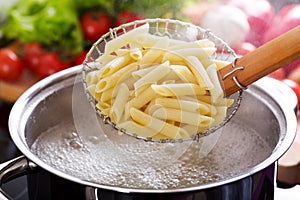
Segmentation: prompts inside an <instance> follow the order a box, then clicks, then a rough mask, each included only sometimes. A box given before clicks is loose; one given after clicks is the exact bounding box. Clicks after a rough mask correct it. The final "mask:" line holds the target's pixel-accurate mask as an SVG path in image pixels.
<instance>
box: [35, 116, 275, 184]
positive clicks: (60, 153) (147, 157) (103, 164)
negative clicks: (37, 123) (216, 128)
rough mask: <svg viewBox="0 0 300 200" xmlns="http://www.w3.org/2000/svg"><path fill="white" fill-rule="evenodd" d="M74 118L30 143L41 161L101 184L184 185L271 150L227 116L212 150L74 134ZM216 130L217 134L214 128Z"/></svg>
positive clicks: (230, 171)
mask: <svg viewBox="0 0 300 200" xmlns="http://www.w3.org/2000/svg"><path fill="white" fill-rule="evenodd" d="M75 130H76V129H75V127H74V125H73V123H71V122H69V123H65V122H64V124H63V125H57V126H55V127H53V128H51V129H49V130H48V131H46V132H44V133H42V134H41V135H40V136H39V138H38V139H37V140H36V141H35V142H34V144H33V145H32V147H31V150H32V152H33V153H35V154H36V155H37V156H38V157H39V158H40V159H41V160H43V161H44V162H45V163H47V164H48V165H51V166H53V167H54V168H56V169H58V170H60V171H63V172H65V173H67V174H69V175H72V176H75V177H78V178H80V179H83V180H87V181H90V182H95V183H99V184H105V185H115V186H122V187H129V188H143V189H145V188H147V189H166V188H179V187H189V186H194V185H199V184H204V183H209V182H214V181H217V180H220V179H224V178H228V177H230V176H233V175H237V174H239V173H241V172H243V171H245V170H247V169H249V168H252V167H253V166H255V165H257V164H258V163H260V162H261V161H263V160H265V159H266V158H267V157H268V156H269V155H270V154H271V152H272V147H270V146H269V145H268V144H267V142H266V141H264V140H263V139H262V138H261V137H260V136H259V135H258V134H257V133H256V132H255V131H254V130H253V129H252V128H250V127H247V126H245V125H244V124H239V123H237V122H234V121H232V122H231V123H229V124H228V125H227V126H225V127H224V128H222V134H220V138H219V140H218V142H217V144H216V145H215V146H214V148H213V149H212V151H210V153H209V154H207V155H206V156H201V152H200V148H201V145H202V142H201V141H200V142H190V143H189V142H187V143H182V144H158V143H149V142H148V143H147V142H144V141H139V140H137V139H134V138H130V137H127V136H125V135H124V136H118V135H116V134H115V136H114V138H113V139H112V138H108V137H107V136H106V135H104V134H100V133H99V134H98V135H89V134H87V135H85V134H77V133H76V131H75ZM215 134H218V133H215Z"/></svg>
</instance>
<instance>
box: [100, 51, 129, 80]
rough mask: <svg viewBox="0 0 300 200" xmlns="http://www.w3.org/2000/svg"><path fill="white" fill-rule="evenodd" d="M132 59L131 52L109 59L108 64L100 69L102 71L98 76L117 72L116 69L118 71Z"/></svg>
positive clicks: (101, 76) (102, 76)
mask: <svg viewBox="0 0 300 200" xmlns="http://www.w3.org/2000/svg"><path fill="white" fill-rule="evenodd" d="M130 60H131V57H130V55H129V53H127V54H125V55H123V56H118V57H116V58H115V59H113V60H111V61H109V62H108V63H107V64H105V65H104V66H103V67H102V68H101V69H100V73H99V74H98V75H99V76H98V78H99V79H101V78H104V77H107V76H109V75H111V74H113V73H115V72H116V71H118V70H119V69H121V68H122V67H124V66H126V65H128V64H129V62H130Z"/></svg>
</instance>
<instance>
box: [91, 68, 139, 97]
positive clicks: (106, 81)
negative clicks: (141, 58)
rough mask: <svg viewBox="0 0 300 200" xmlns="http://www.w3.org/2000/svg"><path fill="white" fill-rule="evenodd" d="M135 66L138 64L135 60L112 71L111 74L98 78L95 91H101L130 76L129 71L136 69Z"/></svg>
mask: <svg viewBox="0 0 300 200" xmlns="http://www.w3.org/2000/svg"><path fill="white" fill-rule="evenodd" d="M137 68H138V65H137V63H136V62H134V63H130V64H128V65H126V66H124V67H123V68H121V69H120V70H118V71H116V72H115V73H113V74H112V75H111V76H108V77H105V78H102V79H100V80H99V82H98V83H97V85H96V92H103V91H105V90H107V89H109V88H112V87H114V86H115V85H117V84H118V83H120V82H122V81H123V80H126V79H128V78H129V77H130V76H131V73H132V72H133V71H135V70H137Z"/></svg>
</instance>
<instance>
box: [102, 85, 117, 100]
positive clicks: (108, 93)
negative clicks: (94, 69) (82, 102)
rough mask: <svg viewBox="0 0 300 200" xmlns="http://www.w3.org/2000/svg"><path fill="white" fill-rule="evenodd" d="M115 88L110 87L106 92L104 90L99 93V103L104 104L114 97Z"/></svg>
mask: <svg viewBox="0 0 300 200" xmlns="http://www.w3.org/2000/svg"><path fill="white" fill-rule="evenodd" d="M115 89H116V88H114V87H112V88H109V89H107V90H105V91H104V92H102V93H101V97H100V101H102V102H106V101H109V100H111V99H113V98H115V97H116V94H117V93H116V92H114V91H115Z"/></svg>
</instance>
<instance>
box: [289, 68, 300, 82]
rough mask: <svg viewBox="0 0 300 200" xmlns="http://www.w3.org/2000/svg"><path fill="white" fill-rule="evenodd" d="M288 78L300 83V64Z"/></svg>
mask: <svg viewBox="0 0 300 200" xmlns="http://www.w3.org/2000/svg"><path fill="white" fill-rule="evenodd" d="M287 78H288V79H290V80H293V81H295V82H297V83H298V84H300V64H299V65H298V66H296V67H295V69H293V70H292V71H291V72H290V73H289V74H288V77H287Z"/></svg>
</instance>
